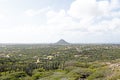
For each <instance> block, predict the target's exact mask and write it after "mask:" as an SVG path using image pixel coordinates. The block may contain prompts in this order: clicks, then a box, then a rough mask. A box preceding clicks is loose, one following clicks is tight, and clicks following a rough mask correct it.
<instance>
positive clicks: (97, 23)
mask: <svg viewBox="0 0 120 80" xmlns="http://www.w3.org/2000/svg"><path fill="white" fill-rule="evenodd" d="M60 39H64V40H66V41H68V42H71V43H120V0H0V43H54V42H57V41H58V40H60Z"/></svg>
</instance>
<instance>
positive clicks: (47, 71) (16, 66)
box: [0, 44, 120, 80]
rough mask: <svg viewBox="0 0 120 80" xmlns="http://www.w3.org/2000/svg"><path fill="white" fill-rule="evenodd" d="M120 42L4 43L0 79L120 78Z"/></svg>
mask: <svg viewBox="0 0 120 80" xmlns="http://www.w3.org/2000/svg"><path fill="white" fill-rule="evenodd" d="M117 79H120V45H42V44H41V45H39V44H37V45H4V46H1V47H0V80H117Z"/></svg>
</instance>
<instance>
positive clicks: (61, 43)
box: [55, 39, 69, 45]
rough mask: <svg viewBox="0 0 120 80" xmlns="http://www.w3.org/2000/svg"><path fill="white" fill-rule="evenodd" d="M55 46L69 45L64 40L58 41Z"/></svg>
mask: <svg viewBox="0 0 120 80" xmlns="http://www.w3.org/2000/svg"><path fill="white" fill-rule="evenodd" d="M55 44H57V45H68V44H69V43H68V42H67V41H65V40H64V39H60V40H59V41H58V42H56V43H55Z"/></svg>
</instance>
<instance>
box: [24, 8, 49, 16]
mask: <svg viewBox="0 0 120 80" xmlns="http://www.w3.org/2000/svg"><path fill="white" fill-rule="evenodd" d="M48 10H49V7H48V8H43V9H39V10H33V9H29V10H27V11H25V14H26V15H27V16H31V17H32V16H36V15H40V14H42V13H45V12H46V11H48Z"/></svg>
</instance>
